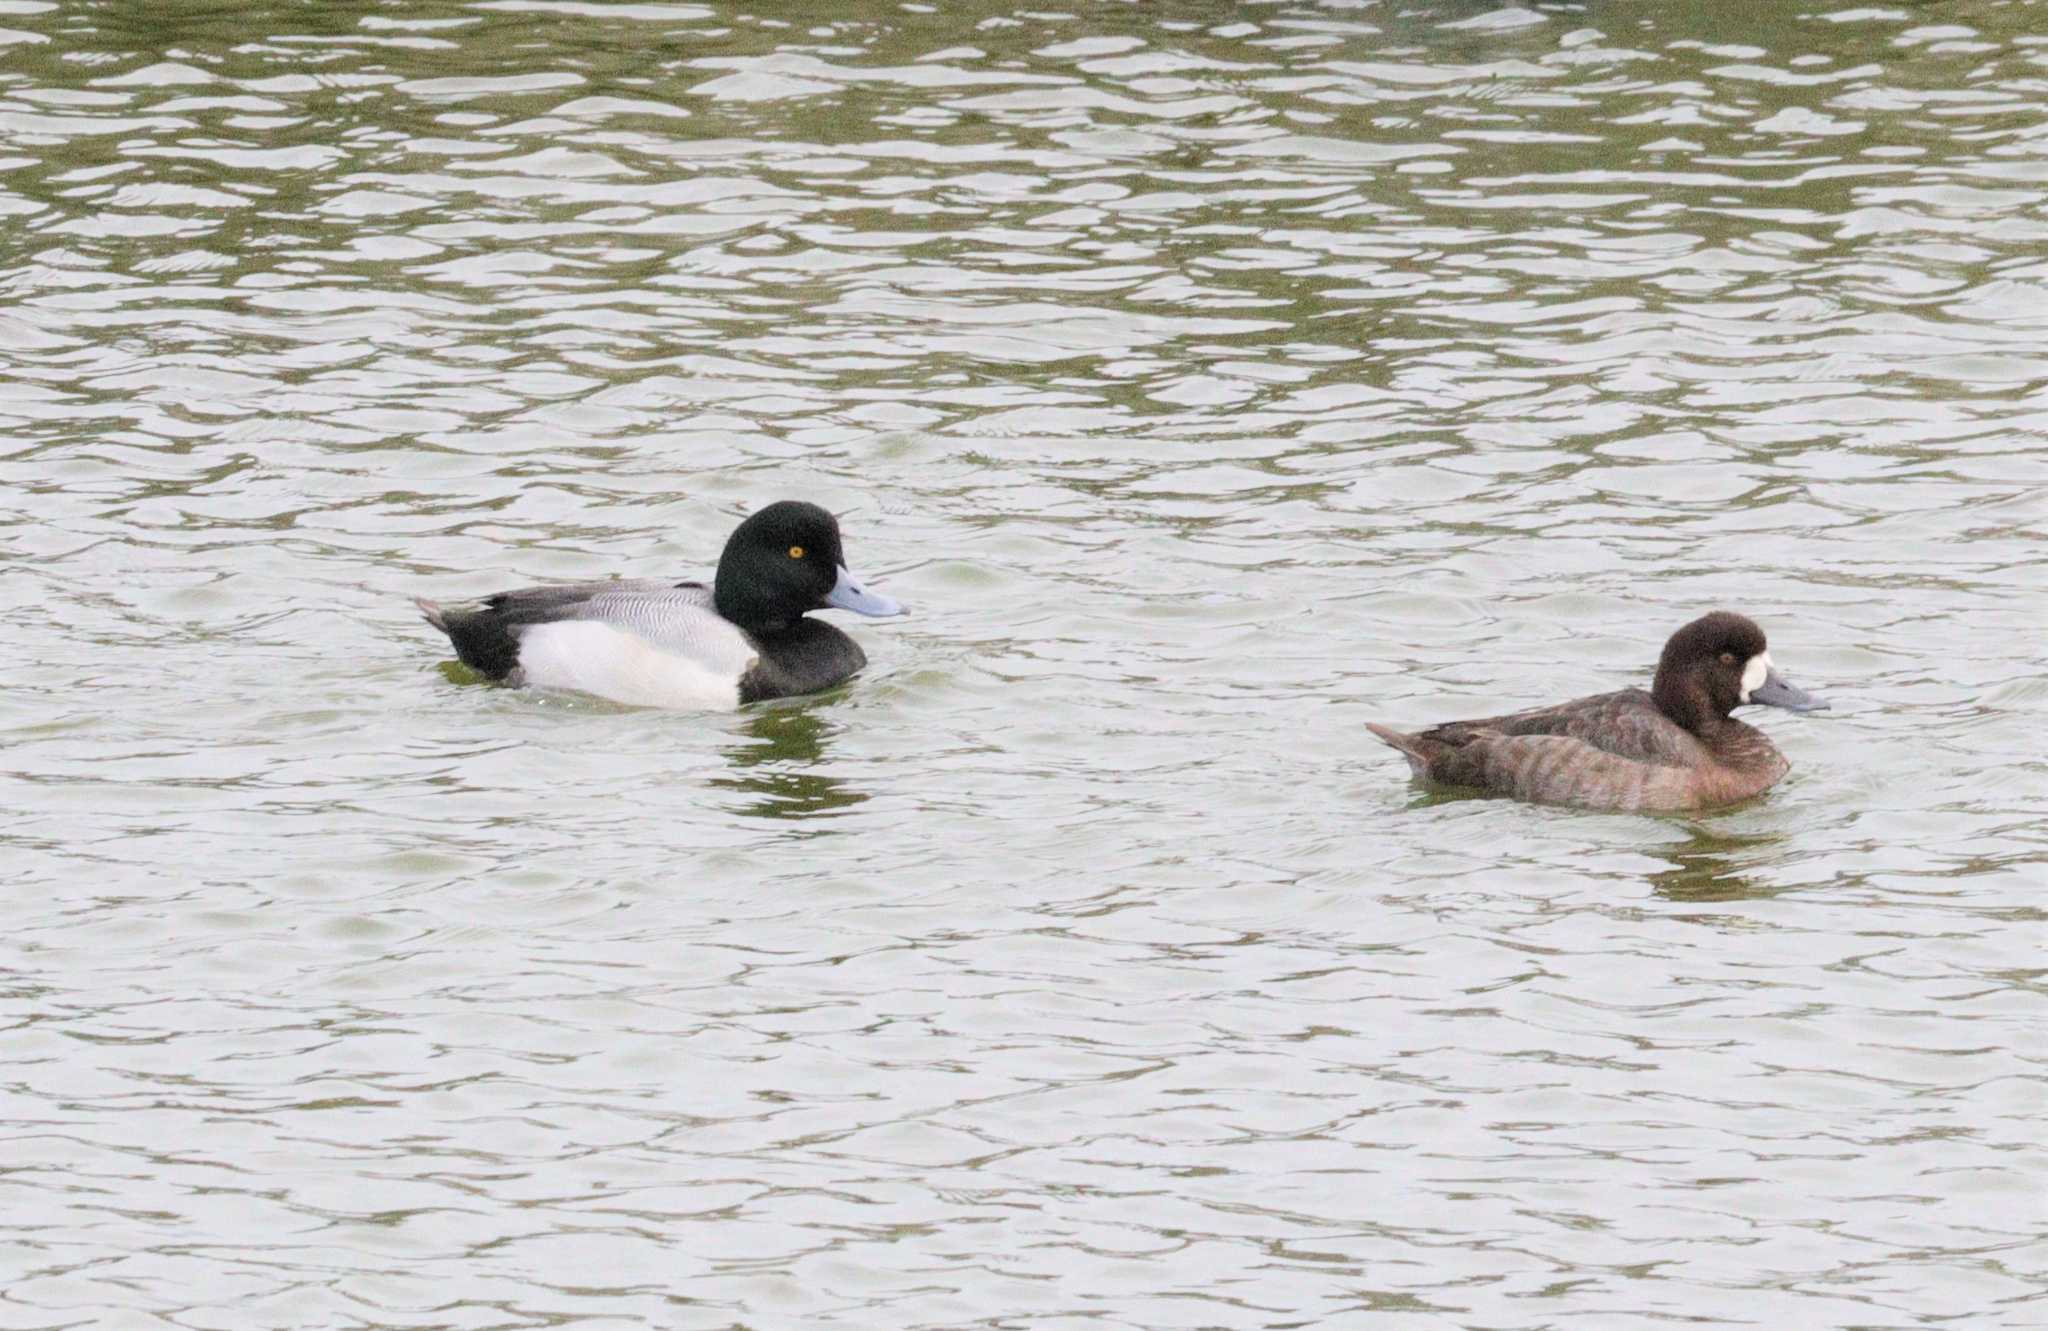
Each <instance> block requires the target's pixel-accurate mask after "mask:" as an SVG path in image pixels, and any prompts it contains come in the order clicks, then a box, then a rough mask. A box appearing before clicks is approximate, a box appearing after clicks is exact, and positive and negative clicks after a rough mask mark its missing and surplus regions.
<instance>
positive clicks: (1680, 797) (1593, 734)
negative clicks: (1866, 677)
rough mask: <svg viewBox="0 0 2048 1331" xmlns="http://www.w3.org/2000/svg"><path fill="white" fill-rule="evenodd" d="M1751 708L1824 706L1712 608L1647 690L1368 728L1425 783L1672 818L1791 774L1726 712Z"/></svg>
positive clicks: (1738, 620) (1745, 623) (1747, 626)
mask: <svg viewBox="0 0 2048 1331" xmlns="http://www.w3.org/2000/svg"><path fill="white" fill-rule="evenodd" d="M1749 703H1762V704H1764V705H1765V706H1767V707H1783V708H1786V709H1788V710H1790V711H1794V712H1811V711H1815V710H1818V709H1820V708H1824V707H1826V706H1827V703H1825V702H1823V701H1822V700H1821V699H1819V698H1816V697H1814V696H1813V695H1811V694H1809V693H1807V692H1806V691H1805V690H1803V689H1800V688H1797V687H1795V686H1794V685H1792V684H1790V683H1788V682H1787V681H1786V680H1785V678H1784V677H1783V676H1781V675H1780V674H1779V673H1778V672H1777V671H1776V670H1775V669H1774V668H1773V667H1772V665H1771V656H1770V652H1769V651H1767V650H1766V649H1765V644H1764V634H1763V630H1762V629H1760V628H1758V627H1757V626H1756V624H1755V623H1754V622H1752V621H1750V620H1749V619H1746V618H1744V617H1743V616H1741V615H1737V614H1732V613H1730V612H1729V611H1726V610H1717V611H1715V612H1714V613H1713V614H1710V615H1703V616H1701V617H1700V618H1698V619H1695V620H1694V621H1693V622H1692V623H1690V624H1687V625H1686V626H1685V627H1684V628H1682V629H1680V630H1678V632H1676V633H1674V634H1672V635H1671V640H1670V641H1669V642H1667V643H1665V644H1664V655H1663V656H1662V657H1661V658H1660V659H1659V660H1658V662H1657V678H1656V680H1655V682H1654V683H1653V684H1652V685H1651V686H1650V691H1649V692H1648V693H1645V692H1643V691H1642V690H1641V689H1623V690H1621V691H1620V692H1618V693H1600V694H1595V695H1593V696H1592V697H1590V698H1579V699H1575V700H1574V701H1572V702H1564V703H1558V704H1556V705H1555V706H1551V707H1539V708H1536V709H1534V710H1533V711H1527V712H1516V713H1515V714H1514V715H1512V716H1495V717H1487V718H1485V719H1483V720H1478V721H1448V722H1445V723H1444V724H1443V725H1440V726H1436V727H1434V728H1432V729H1430V730H1425V731H1422V732H1421V733H1419V734H1414V735H1406V734H1402V733H1401V732H1399V731H1396V730H1390V729H1388V728H1387V727H1385V726H1377V725H1373V726H1368V727H1367V728H1368V729H1370V730H1371V731H1372V733H1373V734H1375V735H1378V736H1379V737H1380V738H1381V739H1382V740H1384V741H1386V742H1387V743H1388V744H1391V745H1392V746H1393V747H1395V748H1397V749H1399V750H1400V751H1401V752H1402V754H1403V755H1405V756H1406V757H1407V759H1408V765H1409V766H1410V767H1411V768H1413V769H1414V772H1415V775H1416V776H1418V777H1423V778H1426V779H1428V780H1430V781H1436V782H1441V783H1443V784H1445V785H1454V786H1476V787H1478V788H1479V789H1481V790H1486V791H1491V792H1493V793H1495V794H1500V795H1513V796H1514V797H1516V798H1517V799H1525V800H1536V801H1539V802H1542V803H1546V804H1576V805H1580V806H1583V807H1585V808H1591V809H1614V810H1620V811H1625V812H1627V811H1638V810H1640V811H1645V812H1657V813H1678V812H1684V811H1686V810H1691V809H1707V808H1713V807H1715V806H1717V805H1722V804H1733V803H1735V802H1736V801H1738V800H1745V799H1748V798H1749V797H1751V796H1752V795H1758V794H1761V793H1762V792H1764V791H1766V790H1768V789H1770V788H1771V787H1772V786H1773V785H1775V784H1777V781H1778V779H1779V778H1780V777H1782V776H1784V775H1785V773H1786V772H1787V771H1789V770H1791V764H1790V763H1788V762H1786V761H1785V755H1784V754H1782V753H1779V752H1778V749H1777V746H1776V745H1774V744H1772V743H1771V741H1770V740H1769V738H1768V737H1766V736H1765V735H1764V733H1763V732H1762V731H1760V730H1757V729H1755V728H1754V727H1752V726H1748V725H1744V724H1743V723H1742V722H1740V721H1737V720H1734V719H1733V718H1731V717H1730V716H1729V715H1728V714H1729V713H1730V712H1732V711H1734V710H1735V709H1736V708H1738V707H1742V706H1745V705H1747V704H1749Z"/></svg>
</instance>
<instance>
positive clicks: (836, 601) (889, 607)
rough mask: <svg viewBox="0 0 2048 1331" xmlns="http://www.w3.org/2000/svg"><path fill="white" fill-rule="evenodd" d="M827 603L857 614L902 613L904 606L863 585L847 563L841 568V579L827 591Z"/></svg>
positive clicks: (880, 614)
mask: <svg viewBox="0 0 2048 1331" xmlns="http://www.w3.org/2000/svg"><path fill="white" fill-rule="evenodd" d="M825 604H826V605H829V606H834V607H836V608H838V609H840V610H851V611H853V613H855V614H856V615H875V616H878V617H879V616H882V615H900V614H902V613H903V606H902V604H901V603H900V602H897V601H892V600H890V599H889V598H888V597H886V596H877V595H876V594H875V593H873V592H871V591H869V590H868V589H867V588H866V587H863V586H861V582H860V579H859V578H856V577H855V576H853V574H852V572H850V571H849V570H848V569H847V568H846V566H845V565H843V564H842V565H841V566H840V568H839V581H837V582H835V583H833V584H832V590H831V591H829V592H826V593H825Z"/></svg>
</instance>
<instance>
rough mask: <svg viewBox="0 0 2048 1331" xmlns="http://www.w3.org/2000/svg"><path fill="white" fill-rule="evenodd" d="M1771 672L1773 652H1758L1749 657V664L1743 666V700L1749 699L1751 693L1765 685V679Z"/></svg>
mask: <svg viewBox="0 0 2048 1331" xmlns="http://www.w3.org/2000/svg"><path fill="white" fill-rule="evenodd" d="M1770 673H1771V654H1770V653H1769V652H1758V653H1757V654H1756V655H1755V656H1752V657H1750V658H1749V664H1748V665H1746V666H1744V667H1742V700H1743V701H1744V702H1748V701H1749V695H1750V694H1752V693H1755V692H1756V691H1757V690H1758V689H1760V688H1762V687H1763V686H1764V680H1765V678H1766V677H1767V676H1769V675H1770Z"/></svg>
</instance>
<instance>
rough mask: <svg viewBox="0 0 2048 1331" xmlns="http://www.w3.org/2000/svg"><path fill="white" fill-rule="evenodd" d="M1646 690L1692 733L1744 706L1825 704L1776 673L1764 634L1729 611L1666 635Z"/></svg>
mask: <svg viewBox="0 0 2048 1331" xmlns="http://www.w3.org/2000/svg"><path fill="white" fill-rule="evenodd" d="M1650 691H1651V694H1652V695H1653V696H1654V697H1655V698H1656V700H1657V706H1658V708H1659V709H1660V710H1661V711H1662V712H1663V713H1664V714H1665V715H1666V716H1668V717H1670V718H1671V719H1672V720H1674V721H1676V722H1678V723H1679V724H1680V725H1682V726H1684V727H1685V728H1686V729H1687V730H1690V731H1694V732H1698V731H1699V729H1700V728H1701V727H1702V726H1705V725H1709V724H1711V723H1712V722H1714V721H1722V720H1726V719H1727V717H1728V714H1729V713H1730V712H1732V711H1734V710H1735V709H1736V708H1738V707H1741V706H1744V705H1746V704H1748V703H1764V704H1767V705H1769V706H1772V707H1784V708H1789V709H1790V710H1792V711H1795V712H1810V711H1814V710H1816V709H1818V708H1823V707H1826V706H1827V704H1826V703H1825V702H1823V701H1821V700H1820V699H1819V698H1816V697H1813V696H1812V695H1811V694H1809V693H1806V692H1805V691H1804V690H1802V689H1799V688H1796V687H1794V686H1793V685H1792V684H1790V683H1788V682H1787V681H1786V680H1785V679H1784V677H1783V676H1781V675H1779V674H1778V672H1777V671H1776V670H1775V669H1773V668H1772V666H1771V655H1770V645H1769V644H1768V643H1766V642H1765V641H1764V631H1763V630H1762V629H1760V628H1758V627H1757V626H1756V621H1754V620H1752V619H1750V618H1749V617H1748V616H1746V615H1738V614H1736V613H1734V612H1733V611H1730V610H1716V611H1714V612H1713V613H1712V614H1708V615H1701V616H1700V617H1699V618H1698V619H1695V620H1694V621H1693V622H1692V623H1690V624H1687V625H1686V626H1685V627H1684V628H1682V629H1680V630H1678V632H1676V633H1674V634H1672V635H1671V639H1670V641H1668V642H1666V643H1665V644H1664V655H1663V656H1661V657H1660V658H1658V661H1657V682H1656V683H1655V684H1654V685H1652V686H1651V690H1650Z"/></svg>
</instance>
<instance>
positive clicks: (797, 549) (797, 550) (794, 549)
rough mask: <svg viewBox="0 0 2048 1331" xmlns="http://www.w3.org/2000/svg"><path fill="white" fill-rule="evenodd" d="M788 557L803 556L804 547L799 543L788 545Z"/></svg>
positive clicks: (797, 557)
mask: <svg viewBox="0 0 2048 1331" xmlns="http://www.w3.org/2000/svg"><path fill="white" fill-rule="evenodd" d="M789 557H790V558H791V559H802V558H803V557H804V548H803V547H802V546H800V545H792V546H791V547H789Z"/></svg>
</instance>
